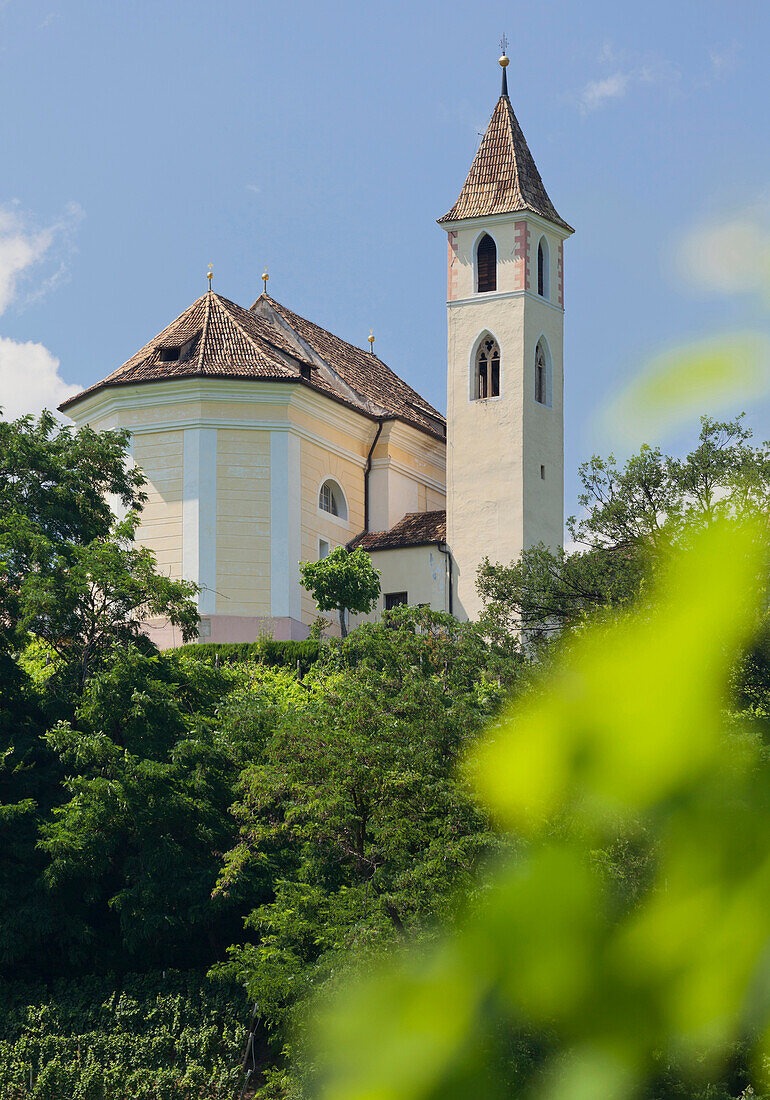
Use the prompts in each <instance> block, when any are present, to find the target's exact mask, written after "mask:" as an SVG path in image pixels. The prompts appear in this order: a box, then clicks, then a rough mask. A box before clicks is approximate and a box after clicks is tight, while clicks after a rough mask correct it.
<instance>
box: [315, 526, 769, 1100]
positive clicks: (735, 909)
mask: <svg viewBox="0 0 770 1100" xmlns="http://www.w3.org/2000/svg"><path fill="white" fill-rule="evenodd" d="M694 541H695V545H694V548H693V549H691V550H689V551H687V552H682V553H681V555H680V556H679V557H678V558H677V559H676V560H675V564H674V566H673V567H672V568H671V569H670V571H668V573H667V575H666V576H665V579H664V580H663V581H662V582H661V583H660V584H659V586H658V588H657V598H656V599H655V600H654V601H653V602H652V604H651V606H649V607H645V608H642V609H640V610H638V611H637V612H636V613H634V614H629V615H626V616H621V617H617V618H616V619H615V620H614V621H613V622H611V623H608V624H597V625H596V626H595V627H593V628H592V629H591V630H588V631H586V632H585V633H584V634H583V635H582V637H579V638H578V639H577V640H576V641H575V642H574V644H573V645H572V647H571V648H570V649H569V650H568V651H567V652H566V653H565V654H564V656H563V657H562V661H561V663H560V666H559V667H558V669H557V670H555V671H554V673H553V674H552V676H551V677H550V679H549V681H548V684H547V691H545V692H544V693H542V694H536V695H531V696H529V697H527V698H525V699H523V700H522V701H521V702H520V703H519V704H514V706H513V709H512V710H511V712H510V713H509V715H508V717H507V720H506V722H505V723H504V725H503V726H502V727H501V728H497V729H493V730H491V731H490V732H489V734H488V735H487V737H486V739H485V741H484V743H483V744H482V745H481V746H480V747H479V748H477V749H476V750H474V751H473V752H471V753H470V755H469V758H468V765H467V768H468V774H469V776H471V777H472V779H473V782H474V785H475V787H476V789H477V790H478V792H479V794H480V795H481V797H482V798H483V800H484V802H485V803H486V805H487V806H488V807H489V808H490V810H491V812H492V813H493V814H494V816H495V817H496V819H497V820H498V822H499V823H500V824H501V825H502V826H503V827H506V828H509V829H512V830H515V831H516V832H517V834H518V835H520V836H522V837H524V838H526V840H527V848H526V850H525V852H524V853H521V852H519V853H517V855H516V857H515V858H513V859H505V860H503V861H502V863H501V865H500V867H499V868H498V870H497V871H496V872H495V874H494V876H493V877H492V878H491V879H490V881H489V888H488V894H487V897H486V899H485V901H484V903H483V904H482V905H480V906H478V907H474V908H472V909H471V910H470V911H469V912H468V914H467V919H466V920H465V921H464V922H463V923H462V924H461V925H460V926H459V927H458V928H457V929H456V930H455V931H454V932H451V933H449V934H448V935H446V936H445V937H444V938H443V939H442V940H441V941H440V942H439V943H437V944H436V945H435V946H433V947H432V948H431V949H429V950H422V951H412V952H411V953H409V954H407V955H406V957H405V958H404V959H402V960H400V961H399V962H398V963H396V964H392V963H391V964H386V965H384V967H383V968H382V969H381V970H380V971H379V972H378V973H377V974H376V976H374V977H373V978H369V979H364V980H362V981H361V983H360V984H359V985H358V986H352V987H347V988H345V990H344V992H343V993H342V995H341V996H340V997H339V999H338V1000H337V1003H336V1006H335V1008H334V1009H333V1010H332V1011H331V1012H328V1011H325V1010H324V1009H323V1007H322V1006H320V1005H318V1006H317V1008H318V1011H319V1015H320V1017H321V1019H322V1020H323V1024H322V1027H321V1032H320V1038H319V1046H318V1047H317V1049H316V1057H317V1058H318V1060H319V1062H320V1063H321V1066H322V1069H321V1071H320V1072H316V1074H315V1075H314V1076H313V1082H314V1088H313V1094H314V1095H318V1096H322V1097H324V1098H325V1100H353V1098H360V1097H362V1096H377V1097H378V1098H381V1100H407V1098H408V1100H429V1098H430V1100H434V1098H435V1100H437V1098H439V1097H446V1096H458V1097H460V1096H478V1095H483V1096H485V1097H490V1098H493V1097H498V1096H499V1097H501V1098H502V1097H504V1096H509V1095H510V1093H511V1088H514V1089H515V1091H516V1094H517V1095H519V1096H532V1097H534V1096H538V1097H546V1098H551V1100H575V1098H579V1097H593V1096H601V1097H603V1098H605V1100H625V1098H627V1097H631V1096H634V1095H638V1093H639V1091H640V1090H645V1091H646V1092H647V1093H648V1095H676V1094H677V1093H679V1094H683V1095H689V1096H692V1095H697V1094H698V1091H699V1089H702V1088H704V1089H705V1091H704V1094H707V1095H714V1092H715V1089H714V1088H713V1087H711V1086H709V1087H708V1088H705V1084H706V1082H708V1081H709V1080H711V1081H713V1080H715V1079H717V1080H718V1079H719V1078H720V1076H721V1075H722V1073H723V1071H724V1066H725V1063H726V1061H727V1059H728V1058H729V1057H731V1056H734V1052H735V1050H736V1044H737V1043H741V1042H744V1043H748V1044H749V1048H751V1044H752V1042H753V1044H754V1045H753V1065H752V1061H751V1059H750V1060H749V1063H748V1064H749V1065H750V1066H752V1071H753V1079H754V1081H755V1082H756V1083H757V1086H758V1088H759V1089H760V1090H761V1089H763V1087H765V1086H766V1085H767V1080H766V1076H765V1067H766V1065H767V1058H768V1045H767V1044H768V1040H767V1038H766V1037H765V1038H763V1034H764V1033H765V1029H766V1028H767V1027H768V1024H769V1023H770V972H769V971H768V967H767V954H768V947H769V946H770V920H769V918H768V912H770V850H769V849H768V843H767V837H768V835H770V760H769V759H768V756H767V753H766V752H765V751H764V749H763V747H762V744H761V740H760V738H759V737H758V736H757V732H756V731H755V730H754V731H752V730H751V729H749V728H741V727H740V726H738V727H737V728H736V726H735V724H734V723H731V722H730V720H729V719H727V718H725V709H724V708H725V704H726V702H727V697H728V687H729V681H730V672H731V666H732V665H733V662H734V661H735V659H736V657H737V655H738V653H739V651H740V649H741V647H743V646H745V645H747V644H748V643H749V641H750V639H751V637H752V635H753V634H754V632H755V630H756V628H757V624H758V608H759V607H760V606H761V601H760V598H759V596H760V592H759V588H758V577H759V576H760V575H762V574H763V573H764V570H765V567H766V550H765V547H764V544H763V541H762V538H761V533H760V531H759V529H758V528H756V527H753V526H752V527H748V526H741V527H738V526H735V525H726V524H716V525H712V526H710V528H709V530H707V531H706V533H705V534H702V535H701V536H700V537H698V538H696V539H695V540H694ZM727 562H729V568H725V563H727ZM640 830H643V831H644V832H645V834H646V836H647V838H648V841H649V844H650V846H651V847H650V852H651V865H650V872H651V873H650V881H649V884H648V885H647V887H646V889H644V890H643V891H642V892H641V893H640V894H639V895H638V896H637V897H636V898H635V900H634V901H633V904H629V903H628V902H625V903H624V902H623V900H622V899H621V898H619V897H618V893H617V889H616V884H615V882H614V881H613V879H612V877H611V876H607V874H606V872H605V868H604V867H603V866H602V865H601V862H599V863H597V860H596V853H597V851H607V850H609V849H611V848H612V847H613V846H615V845H617V844H618V843H620V842H622V841H623V840H624V838H627V837H628V836H629V835H632V836H633V835H635V834H638V833H639V832H640ZM757 1036H759V1039H758V1041H756V1040H757ZM523 1049H524V1050H525V1051H526V1053H525V1054H524V1056H522V1050H523ZM661 1066H663V1067H666V1068H665V1069H662V1068H661ZM674 1066H675V1067H676V1072H674V1071H673V1070H672V1067H674ZM667 1074H668V1086H667V1085H666V1080H667Z"/></svg>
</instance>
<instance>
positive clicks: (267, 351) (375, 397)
mask: <svg viewBox="0 0 770 1100" xmlns="http://www.w3.org/2000/svg"><path fill="white" fill-rule="evenodd" d="M184 378H212V379H215V378H216V379H222V380H227V379H231V380H233V381H245V380H248V379H254V380H255V381H262V382H297V383H300V384H302V385H305V386H309V387H310V388H311V389H315V390H318V391H320V392H321V393H325V394H326V396H327V397H330V398H332V399H333V400H335V401H340V402H342V403H344V404H346V405H349V406H350V407H352V408H355V409H356V410H357V411H359V412H362V413H364V415H367V416H370V417H372V418H375V419H381V418H388V417H394V418H397V419H399V420H404V421H406V422H408V423H410V424H412V425H413V426H414V427H416V428H419V429H420V430H421V431H424V432H427V433H429V434H430V435H434V436H437V437H438V438H440V439H443V438H444V435H445V420H444V417H443V416H442V415H441V413H439V412H438V411H437V410H436V409H434V408H433V406H432V405H430V404H428V402H427V401H425V400H424V398H422V397H421V396H420V395H419V394H418V393H417V392H416V390H413V389H412V387H411V386H409V385H407V383H406V382H404V381H403V379H401V378H399V377H398V375H397V374H395V373H394V372H393V371H392V370H391V369H390V368H389V367H388V366H387V365H386V364H385V363H383V362H382V360H381V359H379V358H378V357H377V356H376V355H374V354H373V353H372V352H370V351H364V350H363V349H362V348H357V347H355V346H354V345H353V344H348V343H347V342H346V341H345V340H342V339H340V338H339V337H338V336H335V335H334V334H333V333H331V332H328V331H327V330H326V329H323V328H320V327H319V326H318V325H314V324H313V323H312V322H311V321H307V320H306V319H305V318H304V317H300V316H299V314H296V313H293V312H292V311H291V310H290V309H287V308H286V307H285V306H283V305H281V304H280V303H279V302H276V301H275V300H274V299H273V298H271V297H270V296H269V295H267V294H261V295H260V297H259V298H258V299H257V301H256V302H255V303H254V305H253V306H252V308H251V309H244V308H243V307H242V306H239V305H237V304H236V303H235V302H232V301H230V299H229V298H225V297H223V296H222V295H221V294H216V293H215V292H214V291H212V290H209V291H208V292H207V293H206V294H203V295H201V297H200V298H198V299H197V300H196V301H195V302H193V303H192V305H191V306H189V307H188V308H187V309H186V310H184V312H183V313H181V314H180V315H179V316H178V317H177V318H176V320H174V321H172V322H171V324H170V325H167V326H166V328H164V329H163V330H162V331H161V332H160V333H159V334H158V335H157V336H156V337H154V339H152V340H150V341H149V343H147V344H145V345H144V347H143V348H140V350H139V351H138V352H136V354H135V355H132V356H131V358H130V359H128V360H127V361H126V362H125V363H124V364H123V365H122V366H121V367H118V369H117V370H115V371H113V372H112V374H109V375H107V377H106V378H104V379H103V380H102V381H101V382H97V383H96V384H95V385H93V386H90V387H89V388H88V389H86V390H84V391H83V392H82V393H79V394H76V395H75V396H74V397H71V398H69V399H68V400H67V401H65V402H63V403H62V405H60V409H61V410H62V411H64V412H66V410H67V409H68V408H70V407H72V406H73V405H75V404H77V402H79V401H81V400H82V399H83V398H84V397H86V396H89V395H91V394H93V393H96V392H97V391H99V390H101V389H103V388H106V387H109V386H127V385H134V384H139V383H149V382H170V381H174V380H178V379H184Z"/></svg>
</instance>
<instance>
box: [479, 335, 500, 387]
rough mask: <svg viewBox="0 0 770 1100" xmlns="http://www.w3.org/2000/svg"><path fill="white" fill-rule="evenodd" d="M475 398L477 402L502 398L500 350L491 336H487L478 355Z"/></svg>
mask: <svg viewBox="0 0 770 1100" xmlns="http://www.w3.org/2000/svg"><path fill="white" fill-rule="evenodd" d="M473 396H474V398H475V399H476V400H477V401H483V400H484V398H486V397H499V396H500V348H499V347H498V346H497V341H496V340H494V339H493V338H492V337H491V336H485V337H484V339H483V340H482V341H481V346H480V347H479V350H478V352H477V353H476V370H475V378H474V384H473Z"/></svg>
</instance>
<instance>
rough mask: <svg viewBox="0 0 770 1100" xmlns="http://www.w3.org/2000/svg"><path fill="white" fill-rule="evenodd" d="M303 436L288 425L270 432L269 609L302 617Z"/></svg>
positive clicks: (297, 617) (292, 616)
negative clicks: (300, 565) (301, 456)
mask: <svg viewBox="0 0 770 1100" xmlns="http://www.w3.org/2000/svg"><path fill="white" fill-rule="evenodd" d="M301 548H302V496H301V482H300V440H299V436H297V435H295V434H294V432H292V430H291V428H289V427H288V426H287V428H286V429H284V430H277V431H271V433H270V610H271V614H272V615H273V617H274V618H276V619H279V618H285V617H289V618H292V619H296V620H297V622H299V621H300V620H301V614H302V612H301V598H302V591H301V588H300V583H299V562H300V558H301V553H302V549H301Z"/></svg>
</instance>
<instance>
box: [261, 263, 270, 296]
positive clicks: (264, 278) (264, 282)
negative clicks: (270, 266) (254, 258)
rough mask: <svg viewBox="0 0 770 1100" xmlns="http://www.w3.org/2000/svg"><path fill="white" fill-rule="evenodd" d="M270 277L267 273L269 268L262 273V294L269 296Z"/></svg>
mask: <svg viewBox="0 0 770 1100" xmlns="http://www.w3.org/2000/svg"><path fill="white" fill-rule="evenodd" d="M269 278H270V276H269V275H268V273H267V268H265V270H264V271H263V272H262V293H263V294H267V280H268V279H269Z"/></svg>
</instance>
